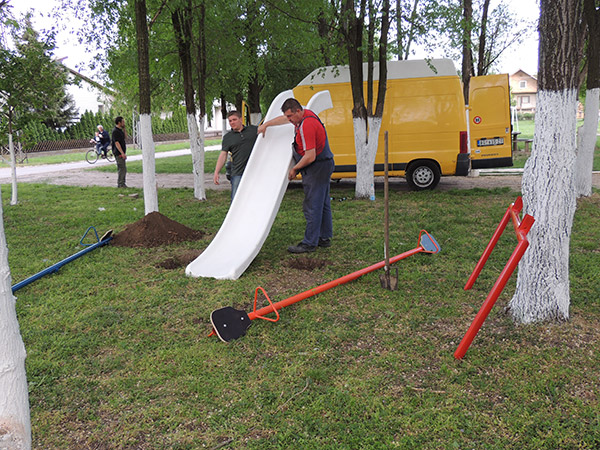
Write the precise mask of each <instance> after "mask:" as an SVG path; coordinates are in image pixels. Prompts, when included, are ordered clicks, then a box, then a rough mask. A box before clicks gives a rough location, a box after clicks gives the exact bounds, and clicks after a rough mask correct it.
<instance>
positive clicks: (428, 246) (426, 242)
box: [208, 230, 440, 337]
mask: <svg viewBox="0 0 600 450" xmlns="http://www.w3.org/2000/svg"><path fill="white" fill-rule="evenodd" d="M423 234H424V235H425V236H423ZM439 251H440V247H439V245H438V243H437V241H436V240H435V239H434V238H433V236H431V235H430V234H429V233H427V231H425V230H421V232H420V233H419V246H418V247H417V248H414V249H412V250H409V251H407V252H404V253H401V254H400V255H396V256H394V257H393V258H390V264H393V263H395V262H397V261H400V260H401V259H404V258H407V257H409V256H412V255H415V254H417V253H438V252H439ZM384 266H385V260H384V261H381V262H379V263H377V264H373V265H371V266H369V267H366V268H364V269H361V270H358V271H356V272H353V273H351V274H349V275H345V276H343V277H340V278H338V279H336V280H333V281H330V282H329V283H325V284H322V285H320V286H317V287H315V288H312V289H309V290H307V291H304V292H302V293H300V294H297V295H294V296H292V297H289V298H287V299H285V300H281V301H279V302H276V303H273V302H272V301H271V299H270V298H269V296H268V295H267V293H266V292H265V290H264V289H263V288H262V287H260V286H259V287H257V288H256V290H255V291H254V311H252V312H251V313H249V314H248V318H249V319H250V320H254V319H263V320H268V321H270V322H277V321H278V320H279V313H278V310H280V309H282V308H285V307H286V306H289V305H292V304H294V303H297V302H299V301H301V300H304V299H306V298H309V297H312V296H314V295H317V294H320V293H321V292H323V291H326V290H328V289H331V288H333V287H336V286H339V285H341V284H344V283H348V282H349V281H352V280H355V279H357V278H359V277H361V276H362V275H365V274H367V273H369V272H373V271H375V270H377V269H381V268H382V267H384ZM259 290H261V291H262V292H263V294H264V295H265V297H266V298H267V301H268V302H269V305H268V306H265V307H263V308H261V309H259V310H257V309H256V303H257V297H258V291H259ZM273 312H274V313H275V314H276V318H275V319H273V318H269V317H266V315H267V314H270V313H273ZM216 334H217V333H216V331H215V329H214V328H213V330H212V331H211V333H210V334H209V335H208V336H209V337H210V336H214V335H216Z"/></svg>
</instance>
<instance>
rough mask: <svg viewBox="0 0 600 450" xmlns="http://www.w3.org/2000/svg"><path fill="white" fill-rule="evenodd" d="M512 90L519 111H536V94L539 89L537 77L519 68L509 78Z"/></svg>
mask: <svg viewBox="0 0 600 450" xmlns="http://www.w3.org/2000/svg"><path fill="white" fill-rule="evenodd" d="M508 84H509V85H510V92H511V94H512V96H513V98H514V99H515V101H516V105H515V108H516V110H517V112H519V113H535V96H536V94H537V90H538V81H537V78H536V77H534V76H532V75H529V74H528V73H527V72H525V71H523V70H518V71H516V72H515V73H513V74H512V75H510V76H509V78H508Z"/></svg>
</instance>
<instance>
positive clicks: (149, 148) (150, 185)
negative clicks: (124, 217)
mask: <svg viewBox="0 0 600 450" xmlns="http://www.w3.org/2000/svg"><path fill="white" fill-rule="evenodd" d="M140 137H141V140H142V174H143V175H142V177H143V184H144V212H145V214H146V215H148V214H150V213H151V212H154V211H158V188H157V186H156V158H155V155H154V153H155V151H154V138H153V137H152V118H151V116H150V114H140Z"/></svg>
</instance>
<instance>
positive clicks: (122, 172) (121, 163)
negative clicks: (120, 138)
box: [115, 153, 127, 187]
mask: <svg viewBox="0 0 600 450" xmlns="http://www.w3.org/2000/svg"><path fill="white" fill-rule="evenodd" d="M115 159H116V160H117V172H118V174H117V187H125V186H126V184H125V177H126V176H127V165H126V164H125V160H124V159H123V158H121V154H120V153H118V155H115Z"/></svg>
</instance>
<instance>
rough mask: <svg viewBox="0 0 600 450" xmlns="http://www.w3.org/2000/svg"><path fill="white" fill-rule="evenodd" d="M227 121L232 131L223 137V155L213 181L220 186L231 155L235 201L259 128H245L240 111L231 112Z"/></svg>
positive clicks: (232, 187) (250, 126)
mask: <svg viewBox="0 0 600 450" xmlns="http://www.w3.org/2000/svg"><path fill="white" fill-rule="evenodd" d="M227 120H228V121H229V126H230V127H231V131H230V132H229V133H227V134H226V135H225V136H223V142H222V143H221V154H220V155H219V159H217V165H216V166H215V173H214V175H213V181H214V183H215V184H219V172H220V171H221V169H222V168H223V166H224V165H225V162H226V161H227V154H228V153H231V159H232V167H231V200H233V197H235V193H236V192H237V189H238V186H239V185H240V181H241V179H242V174H243V173H244V169H246V164H247V163H248V158H250V153H252V148H253V147H254V143H255V142H256V137H257V133H256V130H257V127H256V126H254V125H247V126H244V123H243V122H242V115H241V114H240V113H239V112H238V111H231V112H230V113H229V114H227Z"/></svg>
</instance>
